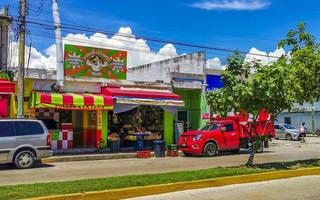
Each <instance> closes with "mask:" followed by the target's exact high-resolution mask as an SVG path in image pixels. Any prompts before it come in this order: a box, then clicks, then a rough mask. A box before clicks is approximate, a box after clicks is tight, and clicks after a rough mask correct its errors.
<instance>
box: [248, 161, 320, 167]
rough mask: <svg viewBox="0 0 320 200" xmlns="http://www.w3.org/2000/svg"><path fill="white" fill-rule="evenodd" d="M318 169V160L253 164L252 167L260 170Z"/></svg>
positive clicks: (319, 162)
mask: <svg viewBox="0 0 320 200" xmlns="http://www.w3.org/2000/svg"><path fill="white" fill-rule="evenodd" d="M312 166H314V167H318V166H320V160H319V159H309V160H299V161H292V162H272V163H264V164H255V165H254V167H257V168H261V169H292V168H294V167H297V168H298V167H312Z"/></svg>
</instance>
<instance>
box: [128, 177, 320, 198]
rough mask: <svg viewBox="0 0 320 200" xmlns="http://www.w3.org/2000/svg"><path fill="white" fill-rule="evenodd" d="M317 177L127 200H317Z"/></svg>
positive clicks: (319, 179) (319, 181)
mask: <svg viewBox="0 0 320 200" xmlns="http://www.w3.org/2000/svg"><path fill="white" fill-rule="evenodd" d="M319 183H320V176H303V177H296V178H290V179H280V180H272V181H265V182H257V183H246V184H236V185H228V186H222V187H215V188H204V189H195V190H185V191H181V192H173V193H165V194H159V195H150V196H145V197H137V198H131V199H130V200H149V199H152V200H170V199H174V200H194V199H199V200H216V199H217V200H221V199H223V200H235V199H239V200H240V199H245V200H264V199H266V200H319V199H320V184H319Z"/></svg>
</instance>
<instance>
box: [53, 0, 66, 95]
mask: <svg viewBox="0 0 320 200" xmlns="http://www.w3.org/2000/svg"><path fill="white" fill-rule="evenodd" d="M52 14H53V22H54V32H55V37H56V57H57V89H61V88H62V87H63V81H64V69H63V45H62V36H61V23H60V15H59V8H58V1H57V0H52Z"/></svg>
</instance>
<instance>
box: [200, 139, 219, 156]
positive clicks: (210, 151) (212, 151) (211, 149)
mask: <svg viewBox="0 0 320 200" xmlns="http://www.w3.org/2000/svg"><path fill="white" fill-rule="evenodd" d="M217 151H218V147H217V145H216V144H215V143H213V142H208V143H207V144H206V145H205V146H204V148H203V154H204V155H205V156H208V157H212V156H215V155H217Z"/></svg>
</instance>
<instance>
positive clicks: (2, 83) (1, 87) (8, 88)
mask: <svg viewBox="0 0 320 200" xmlns="http://www.w3.org/2000/svg"><path fill="white" fill-rule="evenodd" d="M14 92H15V84H14V83H12V82H11V81H10V79H9V76H8V75H7V74H6V73H3V72H0V108H1V109H0V118H8V117H9V110H10V109H9V102H10V97H11V95H12V94H13V93H14Z"/></svg>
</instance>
